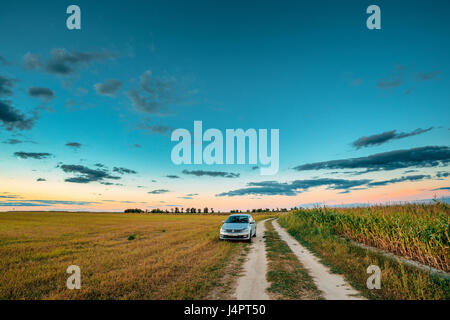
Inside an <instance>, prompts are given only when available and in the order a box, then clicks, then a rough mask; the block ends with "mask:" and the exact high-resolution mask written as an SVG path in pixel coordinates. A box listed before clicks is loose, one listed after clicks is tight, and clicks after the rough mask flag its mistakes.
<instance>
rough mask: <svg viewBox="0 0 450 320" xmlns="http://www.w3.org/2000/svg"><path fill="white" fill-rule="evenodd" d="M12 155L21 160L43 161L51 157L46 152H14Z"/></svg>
mask: <svg viewBox="0 0 450 320" xmlns="http://www.w3.org/2000/svg"><path fill="white" fill-rule="evenodd" d="M14 155H15V156H16V157H19V158H21V159H38V160H40V159H45V158H48V157H50V156H51V154H50V153H47V152H23V151H19V152H14Z"/></svg>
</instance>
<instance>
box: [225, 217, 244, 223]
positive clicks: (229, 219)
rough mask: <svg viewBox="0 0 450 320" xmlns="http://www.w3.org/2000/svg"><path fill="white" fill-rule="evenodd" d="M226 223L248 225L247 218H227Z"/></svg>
mask: <svg viewBox="0 0 450 320" xmlns="http://www.w3.org/2000/svg"><path fill="white" fill-rule="evenodd" d="M226 223H248V216H229V217H228V219H227V221H226Z"/></svg>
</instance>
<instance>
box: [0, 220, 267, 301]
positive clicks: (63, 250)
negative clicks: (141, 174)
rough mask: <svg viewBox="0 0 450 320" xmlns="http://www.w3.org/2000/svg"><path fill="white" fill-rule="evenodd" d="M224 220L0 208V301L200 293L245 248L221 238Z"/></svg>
mask: <svg viewBox="0 0 450 320" xmlns="http://www.w3.org/2000/svg"><path fill="white" fill-rule="evenodd" d="M224 217H225V216H224V215H170V214H123V213H69V212H3V213H0V299H201V298H204V297H205V296H206V295H207V293H208V291H209V290H210V289H211V288H212V287H213V286H214V285H215V284H216V283H217V281H219V279H220V278H221V277H222V273H223V268H224V267H225V265H226V262H227V260H228V258H229V257H231V256H232V255H233V253H235V252H237V250H239V248H240V247H241V246H242V245H243V244H242V243H230V242H221V241H219V240H218V230H219V228H220V225H221V221H222V220H224ZM260 218H263V216H260V217H256V219H257V220H259V219H260ZM69 265H78V266H79V267H80V268H81V290H69V289H67V288H66V280H67V278H68V277H69V276H70V275H69V274H67V273H66V269H67V267H68V266H69Z"/></svg>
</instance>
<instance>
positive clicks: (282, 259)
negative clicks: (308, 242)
mask: <svg viewBox="0 0 450 320" xmlns="http://www.w3.org/2000/svg"><path fill="white" fill-rule="evenodd" d="M265 227H266V231H265V238H266V250H267V259H268V273H267V280H268V281H269V282H270V287H269V288H268V291H269V292H270V293H272V296H273V298H275V299H279V300H316V299H323V297H322V293H321V292H320V290H319V289H317V287H316V286H315V284H314V282H313V280H312V278H311V277H310V276H309V274H308V273H307V272H306V271H305V269H304V267H303V265H302V264H301V263H300V261H298V259H297V257H296V256H295V254H294V253H293V252H292V251H291V249H290V248H289V246H288V245H287V244H286V243H285V242H284V241H283V240H281V239H280V236H279V235H278V233H277V232H276V231H275V229H274V227H273V225H272V221H271V220H269V221H266V223H265Z"/></svg>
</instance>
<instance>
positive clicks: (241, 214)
mask: <svg viewBox="0 0 450 320" xmlns="http://www.w3.org/2000/svg"><path fill="white" fill-rule="evenodd" d="M231 216H247V217H251V215H249V214H248V213H233V214H230V215H229V217H231Z"/></svg>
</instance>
